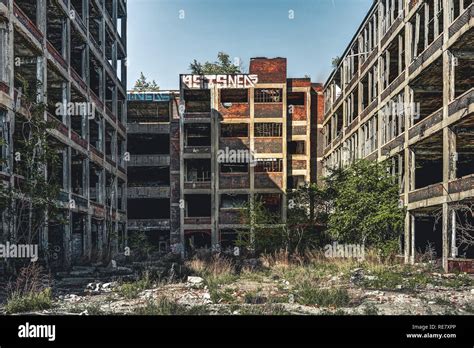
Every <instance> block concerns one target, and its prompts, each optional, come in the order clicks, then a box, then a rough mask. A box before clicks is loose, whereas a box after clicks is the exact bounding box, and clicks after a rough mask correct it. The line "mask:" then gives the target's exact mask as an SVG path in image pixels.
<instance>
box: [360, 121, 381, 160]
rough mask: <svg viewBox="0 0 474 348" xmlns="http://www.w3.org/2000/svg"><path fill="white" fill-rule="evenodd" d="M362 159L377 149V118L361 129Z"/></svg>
mask: <svg viewBox="0 0 474 348" xmlns="http://www.w3.org/2000/svg"><path fill="white" fill-rule="evenodd" d="M361 133H362V134H361V136H362V138H361V140H362V158H363V157H366V156H368V155H370V154H371V153H372V152H373V151H375V150H376V149H377V134H378V124H377V116H374V117H372V118H371V119H370V120H369V121H367V122H366V123H365V124H364V125H363V126H362V127H361Z"/></svg>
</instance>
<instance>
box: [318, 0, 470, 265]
mask: <svg viewBox="0 0 474 348" xmlns="http://www.w3.org/2000/svg"><path fill="white" fill-rule="evenodd" d="M473 71H474V5H473V3H472V0H377V1H374V3H373V5H372V7H371V9H370V10H369V12H368V14H367V16H366V17H365V19H364V20H363V22H362V24H361V25H360V27H359V29H358V30H357V32H356V33H355V35H354V37H353V39H352V40H351V42H350V44H349V45H348V46H347V48H346V50H345V52H344V53H343V55H342V56H341V57H340V60H339V62H338V64H337V67H336V68H335V69H334V71H333V73H332V74H331V76H330V77H329V79H328V81H327V82H326V84H325V87H324V98H325V114H324V121H323V137H322V141H323V148H324V150H323V153H324V156H323V161H322V164H323V171H324V172H326V171H327V169H328V168H330V167H335V166H345V165H347V164H349V163H351V162H353V161H354V160H355V159H359V158H366V159H370V160H378V161H382V160H388V161H389V163H390V164H391V171H392V173H393V175H394V178H395V179H396V180H397V181H398V183H399V185H400V199H401V204H404V205H405V206H406V207H407V214H406V220H405V233H404V237H403V240H402V241H401V245H402V247H403V253H404V259H405V262H411V263H414V262H417V261H418V260H419V257H420V256H421V254H422V253H423V252H425V251H426V250H427V245H430V248H429V249H430V250H431V251H434V252H435V254H436V257H437V258H438V259H441V261H442V265H443V267H444V269H445V270H453V269H461V270H465V271H470V272H473V271H474V266H473V265H474V263H473V258H474V246H473V245H470V246H469V245H468V244H465V243H462V240H461V237H460V233H461V231H462V230H464V232H465V229H463V226H466V225H470V226H472V214H471V215H470V216H469V214H467V215H463V214H459V209H460V207H463V206H471V204H472V202H473V198H474V113H473V112H474V98H473V96H474V90H473V84H474V78H473ZM439 216H442V217H441V218H440V219H438V218H437V217H439ZM471 233H472V230H471ZM471 238H472V236H471Z"/></svg>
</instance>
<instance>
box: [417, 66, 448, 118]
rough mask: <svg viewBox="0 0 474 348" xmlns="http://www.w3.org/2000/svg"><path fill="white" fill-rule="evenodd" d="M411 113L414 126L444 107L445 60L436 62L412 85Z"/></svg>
mask: <svg viewBox="0 0 474 348" xmlns="http://www.w3.org/2000/svg"><path fill="white" fill-rule="evenodd" d="M409 86H410V88H411V90H410V95H411V98H412V101H413V102H412V103H410V109H409V112H410V114H411V118H410V121H411V122H412V125H413V124H416V123H418V122H420V121H421V120H423V119H425V118H426V117H427V116H429V115H431V114H433V113H434V112H435V111H438V110H439V109H441V108H442V107H443V59H442V57H440V58H438V59H437V60H436V61H434V62H433V63H432V64H431V65H430V66H429V67H428V68H427V69H425V70H423V71H422V72H421V73H420V74H419V75H418V76H417V77H416V78H415V79H414V80H413V81H412V82H411V83H410V85H409Z"/></svg>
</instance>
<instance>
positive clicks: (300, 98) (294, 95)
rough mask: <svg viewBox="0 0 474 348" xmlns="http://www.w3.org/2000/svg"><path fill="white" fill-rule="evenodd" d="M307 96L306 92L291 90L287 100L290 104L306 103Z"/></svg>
mask: <svg viewBox="0 0 474 348" xmlns="http://www.w3.org/2000/svg"><path fill="white" fill-rule="evenodd" d="M305 96H306V95H305V93H304V92H289V93H288V94H287V96H286V102H287V104H288V105H304V104H305Z"/></svg>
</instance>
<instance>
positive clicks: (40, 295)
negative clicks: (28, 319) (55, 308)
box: [5, 288, 52, 314]
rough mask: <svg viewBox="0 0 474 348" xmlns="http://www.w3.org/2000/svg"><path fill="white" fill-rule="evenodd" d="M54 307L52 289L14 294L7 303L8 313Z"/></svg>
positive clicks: (6, 309)
mask: <svg viewBox="0 0 474 348" xmlns="http://www.w3.org/2000/svg"><path fill="white" fill-rule="evenodd" d="M51 307H52V295H51V289H50V288H47V289H44V290H42V291H40V292H29V293H26V294H20V293H14V294H12V295H11V296H10V297H9V298H8V300H7V304H6V305H5V311H6V313H7V314H12V313H23V312H31V311H39V310H44V309H49V308H51Z"/></svg>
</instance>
